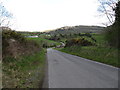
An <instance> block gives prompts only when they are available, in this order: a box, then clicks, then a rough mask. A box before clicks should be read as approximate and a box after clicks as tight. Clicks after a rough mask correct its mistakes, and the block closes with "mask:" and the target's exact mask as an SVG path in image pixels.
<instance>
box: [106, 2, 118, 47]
mask: <svg viewBox="0 0 120 90" xmlns="http://www.w3.org/2000/svg"><path fill="white" fill-rule="evenodd" d="M114 11H115V21H114V23H113V24H112V25H111V26H109V27H107V28H106V36H105V37H106V40H107V41H108V43H109V45H110V46H113V47H117V48H120V37H119V34H120V1H119V2H118V3H116V7H115V8H114Z"/></svg>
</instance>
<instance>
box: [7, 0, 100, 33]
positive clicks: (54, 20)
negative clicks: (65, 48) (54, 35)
mask: <svg viewBox="0 0 120 90" xmlns="http://www.w3.org/2000/svg"><path fill="white" fill-rule="evenodd" d="M5 6H6V8H7V9H8V10H9V11H10V12H12V13H13V15H14V22H15V23H14V25H13V26H12V28H14V29H16V30H26V31H43V30H49V29H55V28H58V27H61V26H69V25H98V24H99V23H100V22H101V20H102V19H101V20H100V19H99V17H95V16H96V15H97V7H98V3H97V1H96V0H7V2H5Z"/></svg>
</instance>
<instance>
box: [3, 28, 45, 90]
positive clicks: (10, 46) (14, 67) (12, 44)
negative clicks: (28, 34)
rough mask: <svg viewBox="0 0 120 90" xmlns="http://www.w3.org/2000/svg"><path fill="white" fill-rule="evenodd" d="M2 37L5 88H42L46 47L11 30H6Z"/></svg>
mask: <svg viewBox="0 0 120 90" xmlns="http://www.w3.org/2000/svg"><path fill="white" fill-rule="evenodd" d="M2 38H3V46H4V47H3V51H2V52H3V61H2V62H3V63H2V70H3V72H2V73H3V75H2V85H3V88H41V86H42V82H43V78H44V67H45V58H46V56H45V53H46V49H44V48H43V47H42V46H41V43H38V42H37V41H35V40H28V39H26V38H24V37H23V36H21V35H20V34H18V33H16V32H14V31H11V30H4V32H3V33H2Z"/></svg>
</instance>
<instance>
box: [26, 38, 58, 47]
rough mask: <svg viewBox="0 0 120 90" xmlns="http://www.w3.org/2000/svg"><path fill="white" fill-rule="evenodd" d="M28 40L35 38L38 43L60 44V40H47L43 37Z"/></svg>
mask: <svg viewBox="0 0 120 90" xmlns="http://www.w3.org/2000/svg"><path fill="white" fill-rule="evenodd" d="M28 40H35V41H37V42H38V43H40V44H44V43H45V44H47V45H48V46H50V45H52V44H54V45H60V42H55V41H52V40H47V39H45V38H40V37H39V38H28Z"/></svg>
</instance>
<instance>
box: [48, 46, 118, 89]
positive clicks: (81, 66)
mask: <svg viewBox="0 0 120 90" xmlns="http://www.w3.org/2000/svg"><path fill="white" fill-rule="evenodd" d="M47 60H48V88H118V69H117V68H115V67H112V66H109V65H105V64H101V63H97V62H94V61H91V60H87V59H84V58H81V57H78V56H74V55H70V54H66V53H63V52H60V51H57V50H53V49H51V48H49V49H47Z"/></svg>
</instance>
